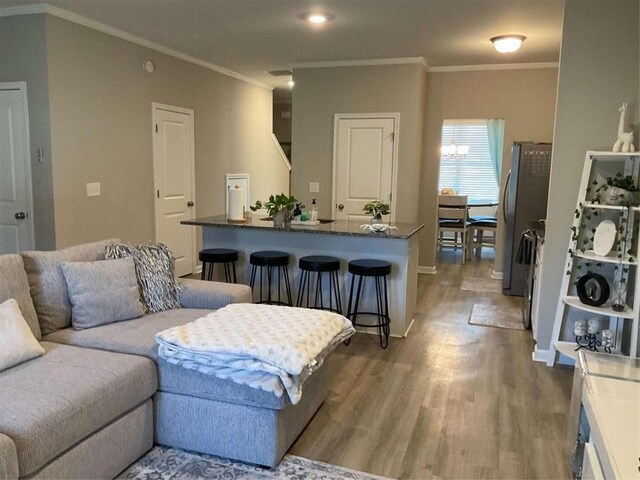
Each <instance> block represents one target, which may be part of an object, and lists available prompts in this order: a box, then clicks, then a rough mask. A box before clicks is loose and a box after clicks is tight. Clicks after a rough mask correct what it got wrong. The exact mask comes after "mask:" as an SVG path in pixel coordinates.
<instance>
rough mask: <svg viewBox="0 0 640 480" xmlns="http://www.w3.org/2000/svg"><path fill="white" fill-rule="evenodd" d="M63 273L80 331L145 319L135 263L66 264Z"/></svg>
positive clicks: (72, 322) (74, 321)
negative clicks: (142, 317) (123, 321)
mask: <svg viewBox="0 0 640 480" xmlns="http://www.w3.org/2000/svg"><path fill="white" fill-rule="evenodd" d="M62 272H63V273H64V279H65V281H66V283H67V290H68V292H69V300H70V302H71V325H72V326H73V328H74V329H76V330H82V329H84V328H93V327H98V326H100V325H106V324H108V323H114V322H120V321H122V320H131V319H132V318H138V317H141V316H142V315H144V307H143V306H142V302H140V291H139V289H138V281H137V280H136V269H135V265H134V263H133V260H132V259H130V258H122V259H119V260H103V261H99V262H63V263H62Z"/></svg>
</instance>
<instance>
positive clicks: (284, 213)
mask: <svg viewBox="0 0 640 480" xmlns="http://www.w3.org/2000/svg"><path fill="white" fill-rule="evenodd" d="M297 201H298V200H296V198H295V197H294V196H288V195H285V194H284V193H281V194H279V195H271V196H269V200H267V201H262V200H258V201H257V202H256V203H255V205H251V206H250V207H249V208H250V209H251V211H253V212H255V211H257V210H260V209H262V208H264V209H266V210H267V213H268V214H269V218H271V219H273V226H274V227H276V228H284V226H285V224H288V223H291V212H292V211H293V209H294V208H295V206H296V202H297Z"/></svg>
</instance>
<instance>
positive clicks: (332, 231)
mask: <svg viewBox="0 0 640 480" xmlns="http://www.w3.org/2000/svg"><path fill="white" fill-rule="evenodd" d="M180 223H181V224H182V225H196V226H200V227H221V228H247V229H254V230H275V231H279V232H293V233H316V234H323V235H349V236H362V237H375V238H399V239H403V238H404V239H406V238H409V237H410V236H412V235H414V234H415V233H418V231H419V230H420V229H421V228H423V227H424V223H392V224H391V226H393V227H396V228H397V230H391V231H390V232H388V233H367V232H364V231H363V230H362V229H361V228H360V225H362V224H364V223H366V222H364V221H346V220H336V221H334V222H331V223H321V224H320V225H316V226H307V225H290V226H287V227H285V228H275V227H274V226H273V221H271V220H264V218H261V217H260V216H256V215H254V216H252V217H250V218H249V219H248V220H247V222H246V223H238V222H230V221H228V220H227V217H226V216H225V215H216V216H213V217H203V218H196V219H194V220H185V221H182V222H180Z"/></svg>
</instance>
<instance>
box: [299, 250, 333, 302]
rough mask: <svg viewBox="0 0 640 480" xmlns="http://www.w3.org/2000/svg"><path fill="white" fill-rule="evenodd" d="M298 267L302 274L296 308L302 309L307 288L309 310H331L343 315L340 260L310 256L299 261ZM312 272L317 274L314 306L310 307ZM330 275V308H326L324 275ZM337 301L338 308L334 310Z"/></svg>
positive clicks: (323, 256)
mask: <svg viewBox="0 0 640 480" xmlns="http://www.w3.org/2000/svg"><path fill="white" fill-rule="evenodd" d="M298 266H299V267H300V270H302V272H301V273H300V284H299V286H298V299H297V301H296V306H297V307H301V306H302V302H303V300H304V294H305V287H306V294H307V308H316V309H318V310H330V311H332V312H336V313H339V314H340V315H342V298H341V296H340V285H339V283H338V272H339V271H340V259H339V258H336V257H329V256H325V255H310V256H308V257H302V258H301V259H300V260H299V261H298ZM312 272H316V274H317V275H316V288H315V299H314V303H313V306H311V307H309V300H310V297H311V294H310V292H309V290H310V286H311V279H310V278H309V277H310V276H311V273H312ZM323 272H327V273H329V306H328V307H325V306H324V295H323V292H322V273H323ZM334 300H335V303H336V307H335V308H333V302H334Z"/></svg>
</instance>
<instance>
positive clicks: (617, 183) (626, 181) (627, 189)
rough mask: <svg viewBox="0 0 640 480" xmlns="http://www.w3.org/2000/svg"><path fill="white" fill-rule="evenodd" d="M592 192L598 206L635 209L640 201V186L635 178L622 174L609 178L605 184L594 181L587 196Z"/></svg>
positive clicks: (594, 201)
mask: <svg viewBox="0 0 640 480" xmlns="http://www.w3.org/2000/svg"><path fill="white" fill-rule="evenodd" d="M591 192H593V194H594V195H593V200H592V201H593V203H598V204H605V205H619V206H626V207H634V206H637V205H638V203H639V200H640V195H639V193H640V186H638V185H636V182H635V180H634V178H633V176H631V175H623V174H622V173H620V172H618V173H616V174H615V175H614V176H613V177H607V178H606V182H605V183H603V184H600V183H599V182H598V181H597V180H593V181H592V182H591V184H590V186H589V187H587V195H588V194H590V193H591Z"/></svg>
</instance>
